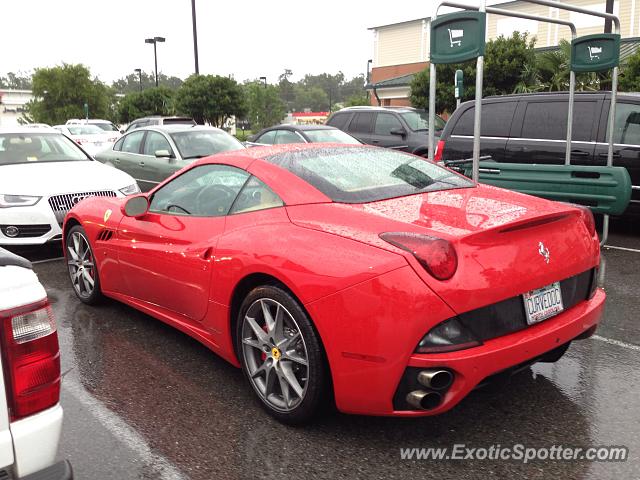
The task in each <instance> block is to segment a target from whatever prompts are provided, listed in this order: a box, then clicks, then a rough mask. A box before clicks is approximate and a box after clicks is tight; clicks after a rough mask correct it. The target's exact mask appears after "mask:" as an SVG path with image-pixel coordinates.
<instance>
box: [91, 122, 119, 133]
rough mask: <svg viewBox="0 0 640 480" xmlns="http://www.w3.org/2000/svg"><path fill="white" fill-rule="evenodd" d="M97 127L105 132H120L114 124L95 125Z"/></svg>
mask: <svg viewBox="0 0 640 480" xmlns="http://www.w3.org/2000/svg"><path fill="white" fill-rule="evenodd" d="M93 125H95V126H96V127H98V128H99V129H100V130H104V131H105V132H118V131H119V130H118V129H117V128H116V126H115V125H114V124H112V123H94V124H93Z"/></svg>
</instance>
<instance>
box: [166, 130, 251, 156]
mask: <svg viewBox="0 0 640 480" xmlns="http://www.w3.org/2000/svg"><path fill="white" fill-rule="evenodd" d="M170 135H171V138H173V141H174V142H175V144H176V147H178V151H179V152H180V156H182V158H184V159H189V158H200V157H206V156H208V155H213V154H214V153H220V152H226V151H228V150H239V149H241V148H244V147H243V146H242V144H241V143H240V142H239V141H238V140H236V139H235V138H234V137H232V136H231V135H229V134H228V133H226V132H223V131H218V130H189V131H187V132H175V133H170Z"/></svg>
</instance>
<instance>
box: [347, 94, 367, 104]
mask: <svg viewBox="0 0 640 480" xmlns="http://www.w3.org/2000/svg"><path fill="white" fill-rule="evenodd" d="M359 105H371V103H370V102H369V99H368V98H367V94H366V93H360V94H354V95H351V96H350V97H349V98H347V101H346V102H345V104H344V106H345V107H357V106H359Z"/></svg>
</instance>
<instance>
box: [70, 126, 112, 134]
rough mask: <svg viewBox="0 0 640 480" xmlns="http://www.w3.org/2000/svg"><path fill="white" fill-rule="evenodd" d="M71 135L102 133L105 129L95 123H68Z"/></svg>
mask: <svg viewBox="0 0 640 480" xmlns="http://www.w3.org/2000/svg"><path fill="white" fill-rule="evenodd" d="M67 129H68V130H69V133H70V134H71V135H101V134H103V133H104V131H103V130H102V129H101V128H100V127H96V126H95V125H67Z"/></svg>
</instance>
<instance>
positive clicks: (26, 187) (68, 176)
mask: <svg viewBox="0 0 640 480" xmlns="http://www.w3.org/2000/svg"><path fill="white" fill-rule="evenodd" d="M133 183H135V180H134V179H133V177H131V175H129V174H128V173H125V172H123V171H121V170H117V169H115V168H113V167H108V166H106V165H103V164H102V163H99V162H95V161H72V162H42V163H21V164H17V165H0V193H2V194H9V195H38V196H47V195H54V194H60V193H74V192H90V191H97V190H113V191H117V190H118V189H120V188H124V187H126V186H129V185H132V184H133Z"/></svg>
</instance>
